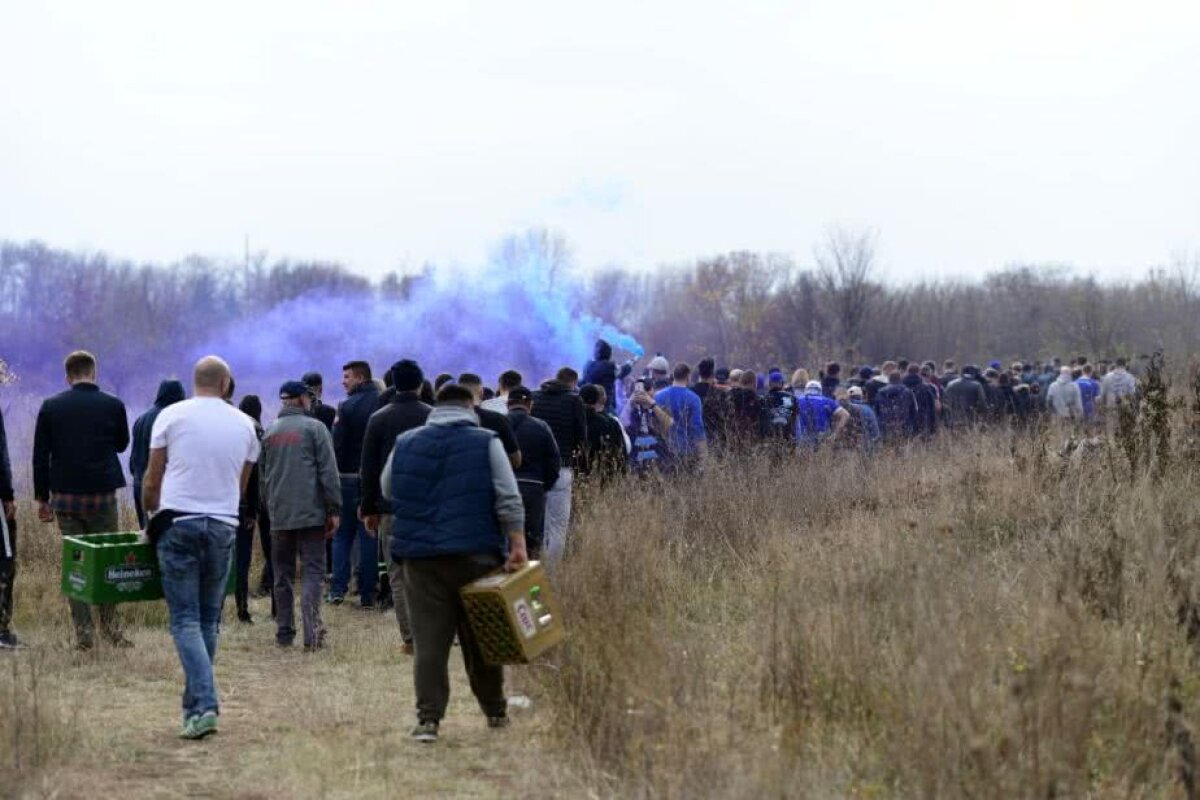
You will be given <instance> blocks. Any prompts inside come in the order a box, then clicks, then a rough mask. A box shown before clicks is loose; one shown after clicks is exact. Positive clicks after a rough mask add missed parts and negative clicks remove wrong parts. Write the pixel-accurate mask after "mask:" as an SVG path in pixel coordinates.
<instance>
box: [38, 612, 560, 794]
mask: <svg viewBox="0 0 1200 800" xmlns="http://www.w3.org/2000/svg"><path fill="white" fill-rule="evenodd" d="M253 612H254V615H255V619H256V620H257V624H255V625H252V626H246V625H240V624H238V623H236V622H235V623H232V624H229V625H227V626H226V627H225V628H224V631H223V635H222V639H221V651H220V654H219V656H218V663H217V680H218V685H219V688H220V694H221V701H222V709H221V732H220V734H219V735H218V736H216V737H213V738H210V739H209V740H207V741H205V742H200V743H197V742H183V741H180V740H179V739H177V738H176V737H175V734H176V731H177V727H178V717H179V695H180V692H181V690H182V680H183V679H182V672H181V671H180V668H179V664H178V661H177V659H176V657H175V651H174V647H173V645H172V643H171V639H170V636H169V634H168V633H167V631H166V630H165V628H164V627H161V626H158V625H146V626H142V627H133V626H131V629H130V636H131V638H132V639H133V640H134V642H135V643H136V647H135V648H134V649H133V650H129V651H112V650H108V649H101V650H100V651H98V652H96V653H94V654H76V653H74V652H70V651H68V650H67V649H66V644H65V637H64V635H63V633H62V632H61V630H60V629H57V628H55V629H49V630H48V631H47V632H45V633H44V634H43V635H39V633H40V632H39V631H37V630H34V631H29V635H28V636H27V638H28V639H29V640H30V643H31V644H32V645H33V646H34V647H35V648H41V649H43V652H45V651H46V650H50V651H51V654H50V655H44V656H43V662H44V664H43V667H42V669H43V670H44V671H45V672H47V673H48V674H46V675H45V676H43V678H42V680H43V686H45V687H46V688H45V690H44V691H46V692H47V694H48V695H50V696H51V698H52V699H54V700H56V701H58V702H60V703H61V704H62V705H63V706H64V707H65V708H66V709H68V713H69V714H70V716H71V718H72V719H73V720H74V728H75V731H76V737H75V741H73V743H72V747H71V755H69V756H68V760H69V763H68V764H64V765H63V766H62V767H58V768H51V769H48V770H46V771H45V773H44V775H43V777H42V779H41V783H40V785H39V786H38V787H35V790H34V793H33V795H32V796H47V797H64V798H66V797H87V798H95V797H103V796H105V795H110V796H113V795H115V796H121V797H128V798H142V797H181V796H186V797H221V798H243V799H249V798H280V797H285V798H286V797H297V798H308V797H329V798H340V797H347V798H349V797H366V798H369V797H396V796H420V797H481V798H482V797H508V796H530V795H535V796H536V795H541V794H545V793H547V792H548V786H547V785H546V784H545V783H544V781H543V780H542V779H541V778H539V776H538V774H537V773H538V772H539V770H536V769H534V768H533V766H534V765H535V764H537V763H538V761H539V758H538V752H539V750H540V742H541V739H542V736H543V735H544V733H543V728H544V724H543V723H542V722H541V720H539V717H538V713H537V710H536V700H535V709H533V710H514V712H513V717H514V724H513V726H512V727H511V728H509V729H508V730H507V731H502V732H497V731H490V730H488V729H487V728H486V726H485V724H484V719H483V716H482V715H481V713H480V712H479V710H478V707H477V706H476V705H475V704H474V700H473V698H472V697H471V695H470V691H469V689H468V688H467V682H466V677H465V675H464V674H463V671H462V666H461V662H460V661H459V660H458V655H457V651H456V652H455V654H454V656H453V660H452V673H451V679H452V697H451V706H450V710H449V713H448V715H447V719H446V720H445V721H444V723H443V729H442V741H440V742H439V743H438V744H436V745H433V746H429V745H424V746H423V745H419V744H416V743H413V742H410V741H409V740H408V738H407V737H408V732H409V729H410V728H411V727H412V724H413V721H414V714H413V691H412V671H411V659H410V658H408V657H406V656H404V655H402V654H401V652H400V647H399V634H398V632H397V630H396V627H395V622H394V619H393V618H392V616H391V614H390V612H389V613H387V614H380V613H377V612H369V611H361V610H358V609H357V608H352V607H350V606H343V607H340V608H333V609H331V608H328V607H326V608H325V609H323V613H324V614H325V617H326V623H327V625H328V626H329V628H330V648H329V649H328V650H326V651H325V652H322V653H319V654H316V655H308V654H305V653H304V652H303V651H302V650H299V649H293V650H290V651H280V650H278V649H277V648H275V647H274V645H273V642H274V639H273V625H272V624H271V623H270V621H269V620H268V618H267V615H268V613H269V609H268V606H267V603H266V601H257V602H256V603H255V606H254V608H253ZM226 616H227V617H229V616H231V614H230V609H228V608H227V610H226ZM27 652H29V651H27ZM509 674H510V679H509V690H510V694H512V693H513V692H514V691H520V690H521V689H523V688H524V686H523V685H522V684H523V683H524V684H528V683H530V682H529V681H528V680H525V681H524V682H522V680H521V679H522V677H524V676H522V675H520V674H514V671H512V670H510V671H509Z"/></svg>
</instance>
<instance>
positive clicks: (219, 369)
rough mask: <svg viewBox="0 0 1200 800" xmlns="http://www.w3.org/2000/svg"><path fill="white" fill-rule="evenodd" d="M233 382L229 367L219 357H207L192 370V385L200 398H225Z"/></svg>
mask: <svg viewBox="0 0 1200 800" xmlns="http://www.w3.org/2000/svg"><path fill="white" fill-rule="evenodd" d="M232 380H233V376H232V374H231V373H230V372H229V365H228V364H226V363H225V361H224V360H222V359H221V358H219V357H217V356H205V357H204V358H202V359H200V360H199V361H197V362H196V366H195V368H194V369H193V370H192V384H193V385H194V386H195V388H196V395H197V396H200V397H224V396H225V391H226V389H227V388H228V386H229V384H230V381H232Z"/></svg>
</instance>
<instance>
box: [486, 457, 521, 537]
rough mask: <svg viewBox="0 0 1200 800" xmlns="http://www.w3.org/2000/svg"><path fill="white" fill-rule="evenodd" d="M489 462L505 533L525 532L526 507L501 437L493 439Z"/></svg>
mask: <svg viewBox="0 0 1200 800" xmlns="http://www.w3.org/2000/svg"><path fill="white" fill-rule="evenodd" d="M488 461H489V462H490V463H491V465H492V491H493V492H494V494H495V495H496V499H495V509H496V516H497V517H498V518H499V519H500V525H501V527H502V528H503V529H504V532H505V533H508V532H509V531H512V530H519V531H523V530H525V505H524V503H522V502H521V492H520V491H519V490H518V489H517V476H516V475H514V474H513V468H512V464H510V463H509V461H508V455H507V454H505V452H504V445H503V444H501V443H500V439H499V437H492V441H491V443H490V445H489V446H488Z"/></svg>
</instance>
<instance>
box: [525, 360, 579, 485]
mask: <svg viewBox="0 0 1200 800" xmlns="http://www.w3.org/2000/svg"><path fill="white" fill-rule="evenodd" d="M533 416H535V417H537V418H538V419H540V420H542V421H543V422H545V423H546V424H547V425H549V426H550V430H551V431H552V432H553V433H554V440H555V441H556V442H558V452H559V454H560V455H561V456H562V460H563V462H564V465H568V466H571V467H576V466H579V464H581V463H582V458H583V455H584V450H585V449H586V447H587V418H586V417H585V416H584V413H583V401H582V400H580V399H579V395H577V394H575V393H574V392H572V391H571V390H570V389H569V388H567V385H566V384H565V383H562V382H560V381H546V382H545V383H543V384H542V388H541V389H539V390H538V391H536V392H534V393H533Z"/></svg>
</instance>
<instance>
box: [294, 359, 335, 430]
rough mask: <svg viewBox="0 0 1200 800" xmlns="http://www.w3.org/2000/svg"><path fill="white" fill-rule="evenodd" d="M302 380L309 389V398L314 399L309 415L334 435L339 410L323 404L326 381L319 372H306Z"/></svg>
mask: <svg viewBox="0 0 1200 800" xmlns="http://www.w3.org/2000/svg"><path fill="white" fill-rule="evenodd" d="M300 380H301V381H302V382H303V383H304V385H305V386H307V387H308V393H309V396H311V397H312V401H313V404H312V411H310V412H309V413H310V414H311V415H312V416H313V418H314V419H317V420H320V422H321V424H322V425H324V426H325V427H326V429H328V430H329V432H330V433H333V423H334V422H335V421H336V420H337V409H335V408H333V406H327V405H325V404H324V403H323V402H321V398H322V397H323V396H324V394H325V379H324V378H323V377H322V376H321V373H319V372H306V373H304V377H303V378H301V379H300Z"/></svg>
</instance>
